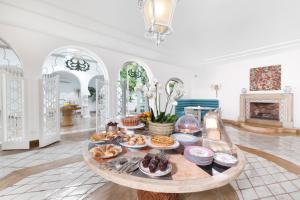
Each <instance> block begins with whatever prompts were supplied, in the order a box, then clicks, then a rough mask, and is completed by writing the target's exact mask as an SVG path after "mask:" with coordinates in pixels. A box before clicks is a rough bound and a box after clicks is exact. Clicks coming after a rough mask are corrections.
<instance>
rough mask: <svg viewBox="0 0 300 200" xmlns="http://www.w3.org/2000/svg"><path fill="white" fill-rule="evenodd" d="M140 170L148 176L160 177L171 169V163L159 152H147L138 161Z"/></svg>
mask: <svg viewBox="0 0 300 200" xmlns="http://www.w3.org/2000/svg"><path fill="white" fill-rule="evenodd" d="M139 169H140V170H141V172H143V173H144V174H146V175H148V176H152V177H160V176H165V175H167V174H169V173H170V172H171V171H172V164H171V163H169V161H168V159H167V158H166V157H165V156H163V155H160V154H157V155H152V154H147V155H146V156H145V157H144V158H143V159H142V160H141V161H140V163H139Z"/></svg>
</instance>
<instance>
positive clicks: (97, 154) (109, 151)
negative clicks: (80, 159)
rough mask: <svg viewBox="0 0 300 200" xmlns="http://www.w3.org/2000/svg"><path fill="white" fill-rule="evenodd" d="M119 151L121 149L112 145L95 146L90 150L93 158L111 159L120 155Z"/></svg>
mask: <svg viewBox="0 0 300 200" xmlns="http://www.w3.org/2000/svg"><path fill="white" fill-rule="evenodd" d="M121 151H122V148H120V147H118V146H114V145H112V144H108V145H101V146H97V147H94V148H92V149H91V150H90V152H91V153H92V156H93V157H94V158H101V157H113V156H116V155H118V154H119V153H121Z"/></svg>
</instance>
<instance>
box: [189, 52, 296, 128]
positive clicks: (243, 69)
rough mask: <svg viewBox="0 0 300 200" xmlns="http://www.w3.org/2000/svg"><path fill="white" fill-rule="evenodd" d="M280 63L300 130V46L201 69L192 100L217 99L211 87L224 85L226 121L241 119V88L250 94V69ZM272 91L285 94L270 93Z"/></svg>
mask: <svg viewBox="0 0 300 200" xmlns="http://www.w3.org/2000/svg"><path fill="white" fill-rule="evenodd" d="M277 64H280V65H281V66H282V89H283V88H284V86H286V85H290V86H292V89H293V93H294V121H295V124H294V125H295V127H297V128H300V78H299V77H300V47H298V48H297V47H293V48H290V49H285V50H281V51H280V52H276V53H272V54H270V53H269V54H268V55H266V54H265V55H256V56H251V57H250V58H244V59H239V60H237V61H232V62H227V63H222V64H214V65H210V66H208V67H205V68H201V69H199V70H198V78H197V79H196V80H194V82H193V85H194V86H193V87H192V89H193V90H192V97H193V98H215V93H214V91H213V90H212V89H211V88H210V86H211V84H213V83H220V84H222V88H221V90H220V91H219V100H220V105H221V107H222V110H223V118H225V119H231V120H237V119H238V115H239V96H240V94H241V89H242V88H247V90H248V91H249V79H250V68H253V67H261V66H269V65H277ZM272 92H282V91H270V93H272ZM256 93H261V92H256ZM263 93H264V92H263Z"/></svg>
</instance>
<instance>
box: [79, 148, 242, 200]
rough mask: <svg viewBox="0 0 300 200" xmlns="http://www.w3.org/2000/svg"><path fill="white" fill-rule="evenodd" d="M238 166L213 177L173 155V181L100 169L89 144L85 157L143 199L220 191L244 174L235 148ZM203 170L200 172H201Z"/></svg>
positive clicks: (166, 199)
mask: <svg viewBox="0 0 300 200" xmlns="http://www.w3.org/2000/svg"><path fill="white" fill-rule="evenodd" d="M234 148H235V149H236V153H237V158H238V164H237V165H235V166H233V167H231V168H229V169H227V170H226V171H224V172H223V173H219V174H217V175H213V176H211V175H209V174H208V173H206V172H205V171H204V170H202V169H201V168H200V167H198V166H197V165H194V164H193V165H190V164H191V162H189V161H187V160H186V159H185V158H184V157H183V156H182V155H180V154H176V155H178V156H173V154H172V155H170V159H169V161H170V162H171V163H172V165H173V170H174V171H172V173H171V174H172V175H171V176H172V180H165V179H157V178H148V177H146V176H145V177H139V176H135V175H130V174H124V173H122V174H120V173H118V172H115V171H111V170H107V169H101V168H99V162H98V161H96V160H95V159H93V158H92V156H91V154H90V153H89V151H88V144H86V145H85V147H84V149H83V158H84V161H85V162H86V164H87V165H88V166H89V168H90V169H91V170H93V171H94V172H95V173H96V174H98V175H99V176H101V177H102V178H104V179H106V180H108V181H111V182H113V183H116V184H118V185H122V186H125V187H129V188H133V189H136V190H137V196H138V199H139V200H152V199H153V200H174V199H176V198H177V194H179V193H194V192H201V191H207V190H212V189H216V188H219V187H222V186H225V185H227V184H229V183H230V182H231V181H233V180H234V179H236V178H237V177H238V176H239V175H240V174H241V172H242V171H243V169H244V167H245V164H246V161H245V157H244V155H243V153H242V152H241V150H240V149H239V148H238V147H236V146H234ZM146 153H147V152H145V151H141V152H130V151H128V153H126V154H125V155H124V156H141V157H142V156H143V155H145V154H146ZM198 169H199V170H198Z"/></svg>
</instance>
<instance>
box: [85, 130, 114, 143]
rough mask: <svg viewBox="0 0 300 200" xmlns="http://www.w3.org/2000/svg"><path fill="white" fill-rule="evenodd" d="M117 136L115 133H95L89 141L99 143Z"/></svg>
mask: <svg viewBox="0 0 300 200" xmlns="http://www.w3.org/2000/svg"><path fill="white" fill-rule="evenodd" d="M118 136H119V134H118V133H115V132H104V133H95V134H93V135H92V136H91V137H90V141H92V142H99V141H107V140H113V139H115V138H117V137H118Z"/></svg>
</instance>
